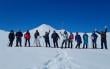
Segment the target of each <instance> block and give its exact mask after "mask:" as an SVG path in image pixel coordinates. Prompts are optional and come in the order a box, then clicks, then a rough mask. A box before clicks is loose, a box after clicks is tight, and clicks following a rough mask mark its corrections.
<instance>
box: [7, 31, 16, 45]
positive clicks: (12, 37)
mask: <svg viewBox="0 0 110 69" xmlns="http://www.w3.org/2000/svg"><path fill="white" fill-rule="evenodd" d="M8 39H9V47H12V46H13V41H14V39H15V34H14V31H13V30H11V31H10V33H9V35H8Z"/></svg>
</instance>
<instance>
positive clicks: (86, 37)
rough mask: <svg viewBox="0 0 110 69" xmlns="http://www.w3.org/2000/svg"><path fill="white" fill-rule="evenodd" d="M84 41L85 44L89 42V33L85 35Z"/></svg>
mask: <svg viewBox="0 0 110 69" xmlns="http://www.w3.org/2000/svg"><path fill="white" fill-rule="evenodd" d="M83 41H84V43H85V44H87V43H88V35H87V34H84V35H83Z"/></svg>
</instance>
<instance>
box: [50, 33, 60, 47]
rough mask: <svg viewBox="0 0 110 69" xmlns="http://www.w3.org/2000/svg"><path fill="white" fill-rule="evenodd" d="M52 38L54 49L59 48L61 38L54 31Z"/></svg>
mask: <svg viewBox="0 0 110 69" xmlns="http://www.w3.org/2000/svg"><path fill="white" fill-rule="evenodd" d="M51 38H52V39H53V44H54V48H59V46H58V39H59V38H60V37H59V35H58V34H57V33H56V31H53V33H52V35H51Z"/></svg>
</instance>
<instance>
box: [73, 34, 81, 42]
mask: <svg viewBox="0 0 110 69" xmlns="http://www.w3.org/2000/svg"><path fill="white" fill-rule="evenodd" d="M75 41H77V43H82V39H81V36H80V35H76V36H75Z"/></svg>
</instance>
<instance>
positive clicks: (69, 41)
mask: <svg viewBox="0 0 110 69" xmlns="http://www.w3.org/2000/svg"><path fill="white" fill-rule="evenodd" d="M70 43H71V42H70V40H69V41H68V48H70Z"/></svg>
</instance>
